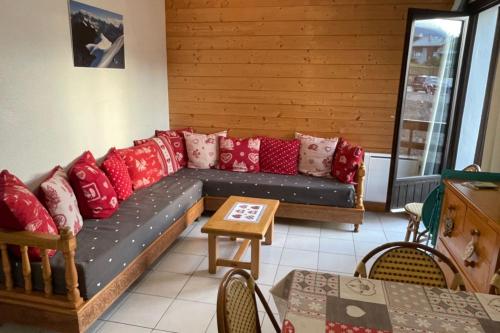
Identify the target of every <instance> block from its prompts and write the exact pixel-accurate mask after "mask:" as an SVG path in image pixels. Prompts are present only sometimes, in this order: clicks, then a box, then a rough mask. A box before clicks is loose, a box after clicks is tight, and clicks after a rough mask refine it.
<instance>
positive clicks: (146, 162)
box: [117, 141, 166, 190]
mask: <svg viewBox="0 0 500 333" xmlns="http://www.w3.org/2000/svg"><path fill="white" fill-rule="evenodd" d="M117 152H118V153H119V154H120V156H121V157H122V159H123V161H125V164H126V165H127V169H128V174H129V175H130V179H131V180H132V187H133V189H134V190H138V189H141V188H144V187H148V186H151V185H153V184H154V183H156V182H158V181H159V180H160V179H162V178H163V176H166V174H165V169H164V168H163V166H162V163H161V156H160V155H161V153H160V151H159V150H158V148H156V144H155V143H154V142H151V141H148V142H146V143H144V144H142V145H139V146H135V147H130V148H125V149H119V150H117Z"/></svg>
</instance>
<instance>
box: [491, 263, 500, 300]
mask: <svg viewBox="0 0 500 333" xmlns="http://www.w3.org/2000/svg"><path fill="white" fill-rule="evenodd" d="M490 294H492V295H500V269H499V270H498V271H496V272H495V274H493V276H492V277H491V282H490Z"/></svg>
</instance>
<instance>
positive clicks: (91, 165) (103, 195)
mask: <svg viewBox="0 0 500 333" xmlns="http://www.w3.org/2000/svg"><path fill="white" fill-rule="evenodd" d="M69 181H70V183H71V186H72V187H73V191H74V192H75V195H76V199H77V200H78V207H79V208H80V213H81V214H82V216H83V217H84V218H88V219H92V218H93V219H101V218H107V217H110V216H111V215H113V213H114V212H115V211H116V210H117V209H118V198H117V196H116V191H115V189H114V188H113V186H112V185H111V182H110V181H109V179H108V177H107V176H106V175H105V174H104V172H103V171H102V170H101V169H99V167H98V166H97V164H96V161H95V159H94V156H92V153H91V152H89V151H87V152H85V153H83V155H82V156H81V157H80V159H78V160H77V161H76V163H75V164H74V165H73V167H72V168H71V170H70V172H69Z"/></svg>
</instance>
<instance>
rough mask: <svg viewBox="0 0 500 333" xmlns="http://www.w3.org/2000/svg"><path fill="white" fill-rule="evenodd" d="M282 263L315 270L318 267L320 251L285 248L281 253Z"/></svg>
mask: <svg viewBox="0 0 500 333" xmlns="http://www.w3.org/2000/svg"><path fill="white" fill-rule="evenodd" d="M280 265H284V266H296V267H304V268H309V269H314V270H315V269H317V268H318V252H312V251H303V250H293V249H287V248H285V249H284V250H283V254H282V255H281V260H280Z"/></svg>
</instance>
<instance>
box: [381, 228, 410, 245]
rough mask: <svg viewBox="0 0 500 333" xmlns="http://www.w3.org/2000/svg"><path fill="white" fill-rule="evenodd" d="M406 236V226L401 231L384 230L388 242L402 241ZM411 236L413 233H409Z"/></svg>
mask: <svg viewBox="0 0 500 333" xmlns="http://www.w3.org/2000/svg"><path fill="white" fill-rule="evenodd" d="M405 236H406V226H405V228H404V229H402V230H401V231H388V230H386V231H385V237H386V238H387V241H388V242H404V240H405ZM411 237H413V234H412V235H411Z"/></svg>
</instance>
